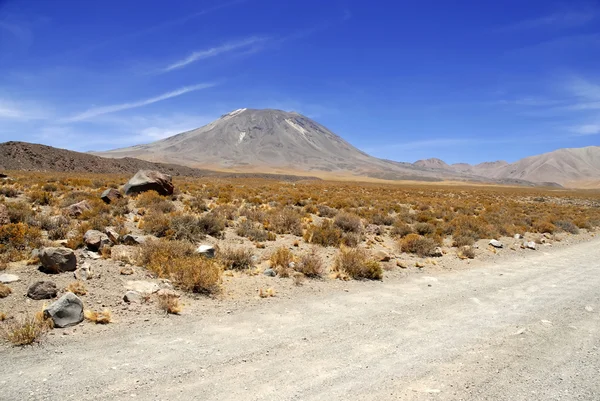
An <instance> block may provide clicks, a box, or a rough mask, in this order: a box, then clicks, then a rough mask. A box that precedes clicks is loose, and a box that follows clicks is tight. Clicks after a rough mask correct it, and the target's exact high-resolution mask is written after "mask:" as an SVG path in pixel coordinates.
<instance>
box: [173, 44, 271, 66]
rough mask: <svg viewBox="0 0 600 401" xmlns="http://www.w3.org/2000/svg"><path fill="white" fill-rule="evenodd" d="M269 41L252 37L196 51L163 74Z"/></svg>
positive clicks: (175, 63)
mask: <svg viewBox="0 0 600 401" xmlns="http://www.w3.org/2000/svg"><path fill="white" fill-rule="evenodd" d="M267 40H268V38H266V37H261V36H251V37H249V38H246V39H242V40H238V41H234V42H228V43H224V44H222V45H220V46H216V47H211V48H209V49H203V50H198V51H194V52H192V53H191V54H189V55H188V56H187V57H185V58H183V59H181V60H178V61H175V62H174V63H172V64H170V65H168V66H167V67H165V68H163V69H162V70H161V72H169V71H173V70H177V69H180V68H183V67H185V66H187V65H189V64H192V63H195V62H196V61H199V60H205V59H208V58H212V57H216V56H219V55H221V54H224V53H231V52H234V51H236V50H248V49H249V48H252V47H254V46H260V45H261V44H264V43H265V42H266V41H267Z"/></svg>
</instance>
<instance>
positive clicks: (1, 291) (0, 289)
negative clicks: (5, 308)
mask: <svg viewBox="0 0 600 401" xmlns="http://www.w3.org/2000/svg"><path fill="white" fill-rule="evenodd" d="M11 293H12V290H11V289H10V287H9V286H7V285H5V284H2V283H0V298H6V297H7V296H9V295H10V294H11Z"/></svg>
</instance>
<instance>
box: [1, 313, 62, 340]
mask: <svg viewBox="0 0 600 401" xmlns="http://www.w3.org/2000/svg"><path fill="white" fill-rule="evenodd" d="M52 327H53V324H52V320H51V319H45V318H44V314H43V313H42V312H38V313H36V314H35V315H33V316H25V317H21V318H17V319H14V320H11V321H8V322H6V323H4V327H2V328H1V330H0V335H1V336H2V338H3V339H4V340H6V341H8V342H10V343H11V344H13V345H16V346H23V345H29V344H33V343H34V342H36V341H39V340H40V339H41V338H42V336H43V335H44V334H46V333H47V332H48V331H49V330H50V329H52Z"/></svg>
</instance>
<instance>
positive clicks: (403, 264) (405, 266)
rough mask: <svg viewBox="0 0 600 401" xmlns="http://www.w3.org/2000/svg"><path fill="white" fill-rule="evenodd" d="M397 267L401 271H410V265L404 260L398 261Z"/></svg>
mask: <svg viewBox="0 0 600 401" xmlns="http://www.w3.org/2000/svg"><path fill="white" fill-rule="evenodd" d="M396 266H398V267H399V268H401V269H408V263H407V262H405V261H404V260H397V261H396Z"/></svg>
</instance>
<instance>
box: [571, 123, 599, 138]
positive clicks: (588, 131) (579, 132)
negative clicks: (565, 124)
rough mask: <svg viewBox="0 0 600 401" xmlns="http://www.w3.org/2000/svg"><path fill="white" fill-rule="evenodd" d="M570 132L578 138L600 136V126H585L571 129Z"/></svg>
mask: <svg viewBox="0 0 600 401" xmlns="http://www.w3.org/2000/svg"><path fill="white" fill-rule="evenodd" d="M570 131H571V132H572V133H573V134H574V135H576V136H588V135H598V134H600V124H585V125H579V126H576V127H571V128H570Z"/></svg>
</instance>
